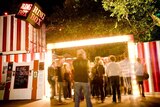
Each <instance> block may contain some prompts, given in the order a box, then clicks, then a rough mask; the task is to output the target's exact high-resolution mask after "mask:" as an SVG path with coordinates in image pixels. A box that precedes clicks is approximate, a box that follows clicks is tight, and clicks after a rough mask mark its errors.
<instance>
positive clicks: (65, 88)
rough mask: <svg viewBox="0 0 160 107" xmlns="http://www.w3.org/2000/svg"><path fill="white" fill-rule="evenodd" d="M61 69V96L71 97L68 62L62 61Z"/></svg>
mask: <svg viewBox="0 0 160 107" xmlns="http://www.w3.org/2000/svg"><path fill="white" fill-rule="evenodd" d="M62 70H63V72H64V77H63V78H64V79H63V80H64V85H63V96H64V98H65V99H67V98H71V69H70V68H69V65H68V63H64V64H63V67H62Z"/></svg>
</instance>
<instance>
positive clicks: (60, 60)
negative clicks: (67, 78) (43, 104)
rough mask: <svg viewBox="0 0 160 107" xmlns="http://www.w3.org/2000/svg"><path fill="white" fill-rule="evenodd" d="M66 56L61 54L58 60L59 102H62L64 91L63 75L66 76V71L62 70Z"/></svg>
mask: <svg viewBox="0 0 160 107" xmlns="http://www.w3.org/2000/svg"><path fill="white" fill-rule="evenodd" d="M64 60H65V59H64V57H63V56H59V59H58V61H57V70H56V71H57V77H58V85H59V91H58V92H59V99H58V101H59V103H62V92H63V77H64V72H63V70H62V66H63V63H64Z"/></svg>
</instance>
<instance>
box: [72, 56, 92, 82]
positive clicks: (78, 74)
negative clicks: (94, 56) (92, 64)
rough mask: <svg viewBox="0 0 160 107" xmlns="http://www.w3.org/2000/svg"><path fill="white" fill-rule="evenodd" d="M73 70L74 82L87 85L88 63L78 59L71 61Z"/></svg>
mask: <svg viewBox="0 0 160 107" xmlns="http://www.w3.org/2000/svg"><path fill="white" fill-rule="evenodd" d="M73 68H74V70H73V75H74V81H75V82H85V83H87V82H88V79H89V76H88V73H89V61H88V60H87V59H82V58H78V59H76V60H74V61H73Z"/></svg>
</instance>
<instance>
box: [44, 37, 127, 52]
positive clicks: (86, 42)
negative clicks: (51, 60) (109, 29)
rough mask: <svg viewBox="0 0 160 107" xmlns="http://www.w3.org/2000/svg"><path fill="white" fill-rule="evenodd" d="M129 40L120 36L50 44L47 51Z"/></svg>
mask: <svg viewBox="0 0 160 107" xmlns="http://www.w3.org/2000/svg"><path fill="white" fill-rule="evenodd" d="M129 40H130V36H129V35H121V36H113V37H104V38H95V39H86V40H78V41H69V42H59V43H52V44H47V49H59V48H69V47H78V46H87V45H100V44H107V43H117V42H126V41H129Z"/></svg>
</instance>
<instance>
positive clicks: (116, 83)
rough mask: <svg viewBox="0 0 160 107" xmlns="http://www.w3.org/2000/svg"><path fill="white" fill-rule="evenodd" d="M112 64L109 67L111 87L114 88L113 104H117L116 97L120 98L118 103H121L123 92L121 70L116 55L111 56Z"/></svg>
mask: <svg viewBox="0 0 160 107" xmlns="http://www.w3.org/2000/svg"><path fill="white" fill-rule="evenodd" d="M109 58H110V61H111V62H110V63H109V64H108V65H107V71H108V76H109V78H110V82H111V86H112V94H113V97H112V102H113V103H116V101H117V99H116V95H117V96H118V102H119V103H120V102H121V92H120V75H121V68H120V66H119V64H118V63H116V62H115V61H116V57H115V56H114V55H110V57H109Z"/></svg>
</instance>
